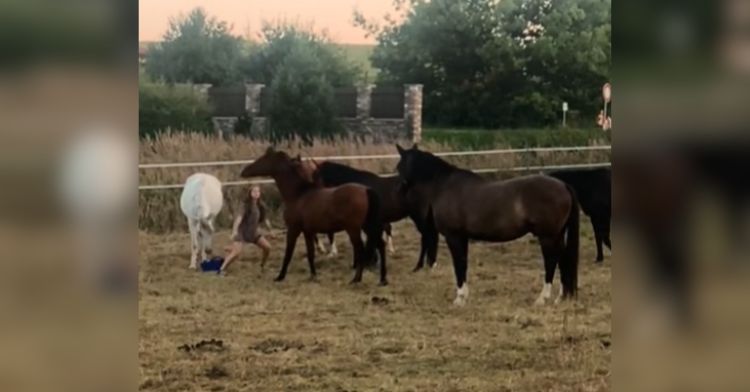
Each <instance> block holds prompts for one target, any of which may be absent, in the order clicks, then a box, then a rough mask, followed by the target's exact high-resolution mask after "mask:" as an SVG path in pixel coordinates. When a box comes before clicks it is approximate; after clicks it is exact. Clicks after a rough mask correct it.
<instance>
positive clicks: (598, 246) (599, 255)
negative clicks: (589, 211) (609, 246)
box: [591, 219, 604, 263]
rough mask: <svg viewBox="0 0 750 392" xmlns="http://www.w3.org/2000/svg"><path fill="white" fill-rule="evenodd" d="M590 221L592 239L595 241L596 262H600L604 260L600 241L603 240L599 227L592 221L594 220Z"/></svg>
mask: <svg viewBox="0 0 750 392" xmlns="http://www.w3.org/2000/svg"><path fill="white" fill-rule="evenodd" d="M591 223H592V225H591V226H593V227H594V241H596V262H597V263H601V262H603V261H604V252H603V251H602V242H603V241H604V238H602V232H601V228H600V227H599V226H598V225H597V224H596V223H594V220H593V219H592V220H591Z"/></svg>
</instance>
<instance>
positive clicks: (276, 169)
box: [241, 147, 388, 285]
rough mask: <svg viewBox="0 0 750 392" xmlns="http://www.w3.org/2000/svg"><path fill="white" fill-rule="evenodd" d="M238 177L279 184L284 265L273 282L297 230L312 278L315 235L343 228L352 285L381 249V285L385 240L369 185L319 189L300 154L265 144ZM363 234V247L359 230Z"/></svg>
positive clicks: (384, 281) (287, 260) (289, 253)
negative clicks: (284, 231) (267, 179)
mask: <svg viewBox="0 0 750 392" xmlns="http://www.w3.org/2000/svg"><path fill="white" fill-rule="evenodd" d="M241 176H242V177H257V176H268V177H272V178H273V179H274V181H275V182H276V186H277V187H278V188H279V192H280V193H281V197H282V199H283V204H284V222H285V223H286V226H287V235H286V251H285V253H284V263H283V265H282V267H281V271H280V272H279V276H278V277H277V278H276V281H281V280H284V278H285V277H286V273H287V269H288V267H289V263H290V261H291V259H292V254H293V253H294V247H295V245H296V243H297V238H299V235H300V234H304V236H305V244H306V245H307V261H308V263H309V264H310V275H311V278H314V277H315V234H317V233H335V232H339V231H346V233H347V234H348V235H349V240H350V241H351V244H352V249H353V250H354V265H356V266H357V271H356V273H355V276H354V279H353V280H352V283H356V282H360V281H361V280H362V270H363V267H364V265H365V263H367V262H369V261H371V260H373V259H374V256H375V250H377V251H378V252H379V253H380V256H381V263H380V284H381V285H386V284H388V281H387V279H386V266H385V265H386V263H385V243H384V242H383V239H382V231H383V228H382V223H381V221H380V199H379V198H378V195H377V193H375V192H374V191H372V190H371V189H369V188H367V187H364V186H361V185H356V184H346V185H342V186H338V187H334V188H324V187H323V186H322V184H321V183H320V182H319V181H315V180H314V179H313V178H311V177H310V175H309V173H308V171H307V170H306V169H305V167H304V166H303V165H302V162H301V161H300V160H299V158H290V157H289V155H287V154H286V153H285V152H282V151H275V150H274V149H273V147H269V148H268V150H267V151H266V153H265V154H264V155H263V156H262V157H260V158H258V159H257V160H255V161H254V162H253V163H251V164H249V165H247V166H245V168H244V169H243V170H242V174H241ZM362 231H364V232H365V234H366V235H367V245H366V246H365V245H364V244H363V242H362V237H361V233H360V232H362Z"/></svg>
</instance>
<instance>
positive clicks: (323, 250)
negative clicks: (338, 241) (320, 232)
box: [315, 235, 326, 253]
mask: <svg viewBox="0 0 750 392" xmlns="http://www.w3.org/2000/svg"><path fill="white" fill-rule="evenodd" d="M315 245H316V246H317V247H318V250H319V251H320V253H326V247H325V245H323V241H321V240H320V238H318V236H317V235H316V236H315Z"/></svg>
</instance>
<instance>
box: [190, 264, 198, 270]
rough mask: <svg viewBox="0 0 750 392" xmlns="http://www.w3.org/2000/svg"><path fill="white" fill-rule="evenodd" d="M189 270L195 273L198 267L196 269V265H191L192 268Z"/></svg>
mask: <svg viewBox="0 0 750 392" xmlns="http://www.w3.org/2000/svg"><path fill="white" fill-rule="evenodd" d="M188 269H190V270H193V271H195V270H197V269H198V267H196V266H194V265H190V266H188Z"/></svg>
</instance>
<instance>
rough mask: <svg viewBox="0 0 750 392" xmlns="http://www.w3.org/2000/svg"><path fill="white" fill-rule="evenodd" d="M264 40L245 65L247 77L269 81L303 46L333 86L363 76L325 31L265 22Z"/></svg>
mask: <svg viewBox="0 0 750 392" xmlns="http://www.w3.org/2000/svg"><path fill="white" fill-rule="evenodd" d="M260 38H261V42H260V44H259V45H257V46H256V47H255V48H254V50H253V52H252V54H251V55H250V56H249V57H248V58H247V59H246V61H245V62H244V63H243V65H242V67H241V68H242V69H241V72H242V74H243V75H244V76H245V78H246V79H248V80H252V81H254V82H258V83H265V84H270V83H271V81H272V80H273V79H274V77H275V75H276V73H277V72H278V71H279V69H280V67H281V66H282V65H283V64H284V63H285V62H286V60H287V57H289V56H291V55H293V54H294V55H297V54H298V53H295V51H298V50H299V47H301V46H304V47H305V48H306V49H305V50H306V52H307V56H308V57H314V58H315V59H316V61H317V62H318V63H319V64H320V67H319V68H318V72H320V73H321V74H323V75H325V79H326V80H327V81H328V83H330V84H331V85H332V86H333V87H342V86H352V85H355V84H356V83H357V82H358V80H359V79H360V78H361V74H362V70H361V69H359V67H357V66H356V65H355V64H354V63H352V62H351V61H350V60H349V59H347V58H346V55H345V54H344V53H343V52H342V50H341V49H340V48H339V47H338V46H336V45H335V44H333V43H331V41H330V40H329V39H328V37H327V36H326V35H325V34H324V33H322V32H316V31H314V30H313V29H312V27H304V26H301V25H300V24H296V23H290V22H265V23H264V24H263V27H262V29H261V32H260Z"/></svg>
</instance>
